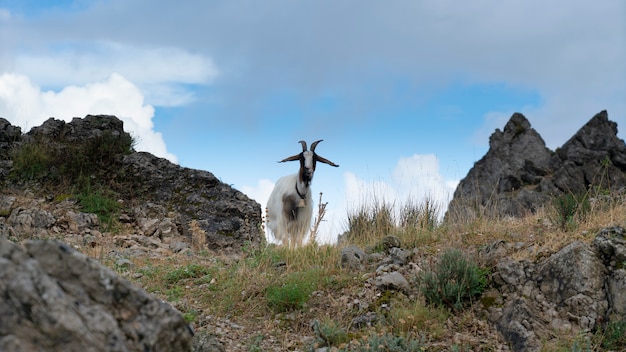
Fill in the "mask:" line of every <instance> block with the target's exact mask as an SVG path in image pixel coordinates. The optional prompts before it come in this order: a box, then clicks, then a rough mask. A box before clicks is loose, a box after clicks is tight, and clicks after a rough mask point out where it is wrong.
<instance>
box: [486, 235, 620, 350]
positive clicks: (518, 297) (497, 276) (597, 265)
mask: <svg viewBox="0 0 626 352" xmlns="http://www.w3.org/2000/svg"><path fill="white" fill-rule="evenodd" d="M625 234H626V232H625V231H624V229H623V228H620V227H613V228H605V229H603V230H601V231H599V232H598V234H597V235H596V238H595V240H594V241H593V243H592V244H591V245H588V244H585V243H583V242H573V243H571V244H569V245H568V246H566V247H564V248H563V249H561V250H560V251H558V252H557V253H555V254H553V255H552V256H550V257H548V258H546V259H545V260H543V261H540V262H538V263H531V262H529V261H517V260H512V259H508V258H507V257H508V254H509V252H511V251H513V250H514V247H515V246H514V244H508V243H506V242H504V241H499V242H497V243H495V244H494V245H493V246H490V247H488V248H487V249H485V250H483V251H482V253H481V255H482V256H483V257H484V259H485V260H486V261H487V262H491V263H496V264H495V265H494V273H493V275H492V282H493V286H494V288H495V290H494V291H491V292H490V293H486V294H485V295H486V296H491V297H492V299H493V303H492V304H490V305H489V306H487V307H486V309H487V310H488V312H489V313H488V317H489V320H490V321H492V322H493V323H494V324H495V325H496V327H497V328H498V330H499V331H500V332H501V333H502V335H503V336H504V337H505V339H506V340H507V341H508V342H509V344H510V345H511V347H512V349H513V351H539V350H541V346H542V341H548V340H550V339H552V338H554V337H555V336H559V334H570V335H574V334H577V333H581V332H591V331H593V330H594V329H596V328H598V327H600V326H601V325H602V324H603V323H606V322H608V321H622V320H624V319H626V310H625V309H624V308H625V304H624V302H626V293H625V292H626V291H625V290H624V288H625V285H624V282H625V281H624V277H626V269H624V268H623V263H624V260H625V259H626V237H625ZM483 301H488V300H483Z"/></svg>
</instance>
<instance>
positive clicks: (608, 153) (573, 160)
mask: <svg viewBox="0 0 626 352" xmlns="http://www.w3.org/2000/svg"><path fill="white" fill-rule="evenodd" d="M624 186H626V144H624V141H622V140H621V139H619V138H618V137H617V124H616V123H615V122H612V121H609V119H608V114H607V112H606V111H602V112H600V113H598V114H596V115H595V116H594V117H593V118H592V119H591V120H590V121H589V122H588V123H587V124H585V125H584V126H583V127H582V128H581V129H580V130H579V131H578V132H577V133H576V134H575V135H574V136H573V137H572V138H570V140H568V141H567V142H566V143H565V144H564V145H563V146H562V147H561V148H558V149H557V151H556V152H553V151H551V150H549V149H548V148H547V147H546V146H545V143H544V141H543V139H542V138H541V136H540V135H539V134H538V133H537V132H536V131H535V130H534V129H533V128H531V126H530V123H529V122H528V120H527V119H526V118H525V117H524V116H523V115H522V114H519V113H515V114H513V116H511V119H510V120H509V122H508V123H507V124H506V125H505V127H504V131H500V130H499V129H497V130H496V131H495V132H494V133H493V134H492V135H491V137H490V138H489V151H488V152H487V154H486V155H485V156H484V157H482V158H481V159H480V160H479V161H477V162H476V163H475V164H474V166H473V167H472V169H471V170H470V171H469V172H468V174H467V176H466V177H465V178H464V179H463V180H461V182H460V183H459V185H458V186H457V189H456V190H455V192H454V196H453V198H452V201H451V202H450V205H449V207H448V211H447V213H446V215H445V220H446V221H448V220H453V221H468V220H471V219H473V218H475V217H477V216H488V217H503V216H513V217H520V216H524V215H527V214H529V213H533V212H535V211H536V210H537V209H539V208H540V207H542V206H544V205H546V204H549V202H550V201H551V200H552V199H554V197H555V196H558V195H561V194H566V193H574V194H580V193H583V192H586V191H587V190H589V188H590V187H598V188H599V189H602V190H609V191H616V190H619V189H621V188H622V187H624Z"/></svg>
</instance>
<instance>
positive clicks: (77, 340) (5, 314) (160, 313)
mask: <svg viewBox="0 0 626 352" xmlns="http://www.w3.org/2000/svg"><path fill="white" fill-rule="evenodd" d="M0 312H2V313H1V316H2V319H0V350H2V351H51V352H54V351H59V352H60V351H81V352H82V351H85V352H86V351H189V350H190V349H191V340H192V336H193V332H192V330H191V328H190V327H189V325H188V324H187V323H186V322H185V320H184V318H183V316H182V314H180V312H178V311H176V310H175V309H174V308H172V307H171V306H170V305H169V304H167V303H164V302H162V301H160V300H158V299H156V298H155V297H152V296H150V295H148V294H147V293H146V292H144V291H143V290H141V289H139V288H136V287H134V286H133V285H132V284H131V283H130V282H128V281H127V280H124V279H121V278H119V277H118V276H117V275H115V273H113V272H112V271H111V270H109V269H107V268H106V267H104V266H102V265H101V264H99V263H98V262H96V261H94V260H91V259H89V258H87V257H85V256H84V255H82V254H81V253H78V252H76V251H74V250H72V249H71V248H70V247H68V246H67V245H65V244H63V243H60V242H57V241H50V240H48V241H43V240H37V241H27V242H25V248H21V247H20V246H18V245H16V244H14V243H12V242H9V241H7V240H3V239H0Z"/></svg>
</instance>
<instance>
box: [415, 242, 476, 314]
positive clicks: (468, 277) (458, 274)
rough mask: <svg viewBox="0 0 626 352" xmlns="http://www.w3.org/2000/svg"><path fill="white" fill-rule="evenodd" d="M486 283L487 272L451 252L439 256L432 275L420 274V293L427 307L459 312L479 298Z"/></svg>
mask: <svg viewBox="0 0 626 352" xmlns="http://www.w3.org/2000/svg"><path fill="white" fill-rule="evenodd" d="M486 283H487V272H486V270H484V269H481V268H479V267H478V265H476V264H475V263H474V262H473V261H472V260H469V259H468V258H466V257H465V255H464V254H463V252H461V251H459V250H456V249H452V250H448V251H446V252H444V253H443V254H442V255H441V256H440V258H439V261H438V263H437V264H436V266H435V269H434V270H433V271H426V272H424V274H422V276H421V292H422V294H423V295H424V297H425V298H426V302H427V303H430V304H434V305H437V306H447V307H449V308H451V309H453V310H459V309H461V308H462V307H463V302H464V301H466V300H468V299H472V298H473V297H475V296H477V295H479V294H481V293H482V292H483V290H484V289H485V286H486Z"/></svg>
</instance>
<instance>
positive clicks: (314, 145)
mask: <svg viewBox="0 0 626 352" xmlns="http://www.w3.org/2000/svg"><path fill="white" fill-rule="evenodd" d="M321 141H323V139H320V140H319V141H315V142H313V144H311V151H312V152H314V151H315V147H317V143H319V142H321Z"/></svg>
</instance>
